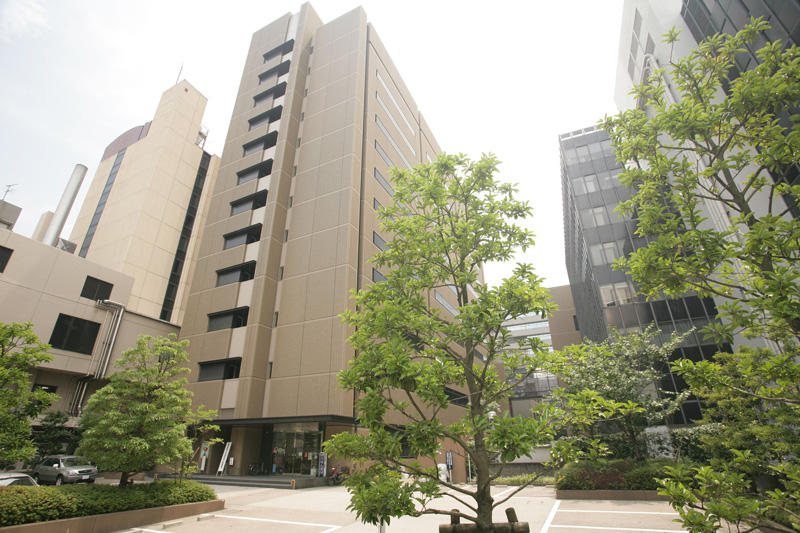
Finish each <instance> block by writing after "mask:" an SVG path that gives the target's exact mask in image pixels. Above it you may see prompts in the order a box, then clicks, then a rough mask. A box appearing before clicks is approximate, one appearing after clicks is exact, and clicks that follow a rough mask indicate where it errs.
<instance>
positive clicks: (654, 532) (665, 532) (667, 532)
mask: <svg viewBox="0 0 800 533" xmlns="http://www.w3.org/2000/svg"><path fill="white" fill-rule="evenodd" d="M550 527H569V528H572V529H594V530H601V531H644V532H646V533H689V532H688V531H686V530H685V529H641V528H637V527H616V526H615V527H600V526H567V525H564V524H553V525H551V526H550Z"/></svg>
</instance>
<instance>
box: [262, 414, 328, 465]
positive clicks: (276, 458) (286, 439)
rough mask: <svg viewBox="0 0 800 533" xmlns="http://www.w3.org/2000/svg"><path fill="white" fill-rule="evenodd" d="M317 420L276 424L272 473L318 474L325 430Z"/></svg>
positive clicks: (273, 439)
mask: <svg viewBox="0 0 800 533" xmlns="http://www.w3.org/2000/svg"><path fill="white" fill-rule="evenodd" d="M320 426H321V424H319V423H316V422H300V423H294V424H274V425H273V428H272V450H271V451H272V453H271V456H272V462H271V464H272V466H271V468H270V473H272V474H302V475H311V476H315V475H317V465H318V463H319V452H320V447H321V445H322V437H323V431H322V428H321V427H320Z"/></svg>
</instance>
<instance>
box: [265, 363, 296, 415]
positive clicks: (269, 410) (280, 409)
mask: <svg viewBox="0 0 800 533" xmlns="http://www.w3.org/2000/svg"><path fill="white" fill-rule="evenodd" d="M274 372H275V370H274V368H273V374H272V376H273V377H272V379H271V380H270V383H269V401H268V403H267V405H266V412H265V414H264V416H266V417H275V416H296V415H297V398H298V394H299V392H300V391H299V387H298V385H299V378H296V377H288V378H275V374H274Z"/></svg>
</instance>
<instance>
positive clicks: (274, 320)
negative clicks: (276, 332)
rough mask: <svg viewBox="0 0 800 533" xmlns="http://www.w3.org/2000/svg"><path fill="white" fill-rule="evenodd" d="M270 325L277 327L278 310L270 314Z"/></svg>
mask: <svg viewBox="0 0 800 533" xmlns="http://www.w3.org/2000/svg"><path fill="white" fill-rule="evenodd" d="M272 327H273V328H277V327H278V312H277V311H275V314H274V315H272Z"/></svg>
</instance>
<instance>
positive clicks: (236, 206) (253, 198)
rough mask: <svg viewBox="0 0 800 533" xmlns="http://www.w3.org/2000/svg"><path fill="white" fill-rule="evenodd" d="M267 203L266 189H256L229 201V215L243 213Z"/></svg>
mask: <svg viewBox="0 0 800 533" xmlns="http://www.w3.org/2000/svg"><path fill="white" fill-rule="evenodd" d="M265 205H267V191H266V190H263V191H258V192H257V193H254V194H249V195H247V196H245V197H243V198H239V199H238V200H234V201H232V202H231V216H233V215H238V214H239V213H244V212H245V211H252V210H253V209H258V208H260V207H264V206H265Z"/></svg>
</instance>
